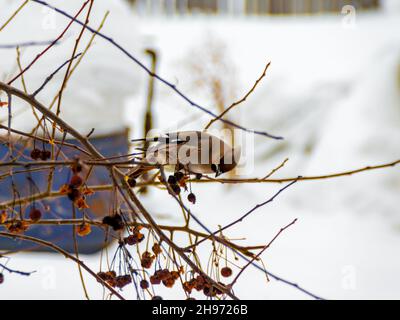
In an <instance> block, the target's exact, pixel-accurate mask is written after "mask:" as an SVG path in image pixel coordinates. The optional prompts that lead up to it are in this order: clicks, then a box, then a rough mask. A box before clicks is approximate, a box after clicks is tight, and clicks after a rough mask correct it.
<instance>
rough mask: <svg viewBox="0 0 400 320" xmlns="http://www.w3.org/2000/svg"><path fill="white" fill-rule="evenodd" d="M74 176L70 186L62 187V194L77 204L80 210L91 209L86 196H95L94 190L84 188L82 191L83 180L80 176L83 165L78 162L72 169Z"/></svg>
mask: <svg viewBox="0 0 400 320" xmlns="http://www.w3.org/2000/svg"><path fill="white" fill-rule="evenodd" d="M71 170H72V173H73V176H72V177H71V179H70V181H69V183H68V184H65V185H63V186H62V187H61V189H60V193H61V194H66V195H67V197H68V199H69V200H71V201H72V202H74V203H75V205H76V206H77V207H78V209H79V210H82V209H86V208H89V206H88V205H87V203H86V196H88V195H91V194H93V190H91V189H88V188H84V189H83V190H82V185H83V179H82V178H81V177H80V176H79V173H80V172H81V171H82V165H81V164H80V163H79V161H77V162H76V163H75V164H74V165H73V166H72V168H71Z"/></svg>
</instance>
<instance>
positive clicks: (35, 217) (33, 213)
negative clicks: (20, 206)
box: [29, 207, 42, 222]
mask: <svg viewBox="0 0 400 320" xmlns="http://www.w3.org/2000/svg"><path fill="white" fill-rule="evenodd" d="M41 218H42V212H41V211H40V210H39V209H37V208H35V207H33V208H32V209H31V210H30V211H29V219H31V220H32V221H34V222H36V221H39V220H40V219H41Z"/></svg>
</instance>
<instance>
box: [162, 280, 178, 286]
mask: <svg viewBox="0 0 400 320" xmlns="http://www.w3.org/2000/svg"><path fill="white" fill-rule="evenodd" d="M162 283H163V285H164V286H166V287H167V288H172V287H173V286H174V284H175V279H174V278H168V279H166V280H163V282H162Z"/></svg>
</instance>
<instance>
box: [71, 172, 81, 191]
mask: <svg viewBox="0 0 400 320" xmlns="http://www.w3.org/2000/svg"><path fill="white" fill-rule="evenodd" d="M82 183H83V180H82V178H81V177H80V176H79V175H77V174H75V175H73V176H72V178H71V180H70V182H69V185H70V186H71V187H72V188H79V187H80V186H81V185H82Z"/></svg>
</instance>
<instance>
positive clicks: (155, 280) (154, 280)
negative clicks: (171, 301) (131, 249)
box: [150, 275, 161, 285]
mask: <svg viewBox="0 0 400 320" xmlns="http://www.w3.org/2000/svg"><path fill="white" fill-rule="evenodd" d="M150 283H151V284H152V285H157V284H160V283H161V280H160V279H159V278H158V277H157V276H156V275H152V276H150Z"/></svg>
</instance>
